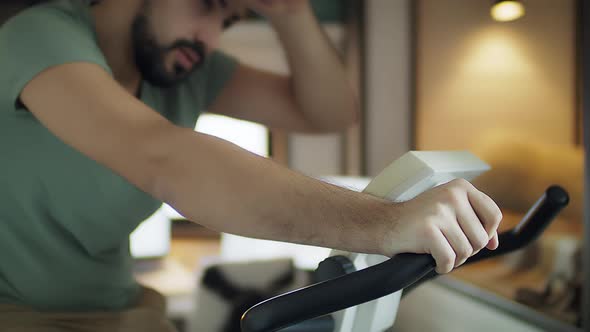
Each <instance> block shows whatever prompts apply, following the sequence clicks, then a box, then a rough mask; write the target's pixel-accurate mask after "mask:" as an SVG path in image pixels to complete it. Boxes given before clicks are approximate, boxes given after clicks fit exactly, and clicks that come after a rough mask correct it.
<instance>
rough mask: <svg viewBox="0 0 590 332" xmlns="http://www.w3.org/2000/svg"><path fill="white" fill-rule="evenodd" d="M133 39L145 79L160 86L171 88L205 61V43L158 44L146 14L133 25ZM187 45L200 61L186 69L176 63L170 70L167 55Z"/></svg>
mask: <svg viewBox="0 0 590 332" xmlns="http://www.w3.org/2000/svg"><path fill="white" fill-rule="evenodd" d="M132 40H133V49H134V57H135V64H136V65H137V68H138V69H139V72H140V73H141V75H142V76H143V79H144V80H146V81H147V82H149V83H150V84H152V85H154V86H156V87H160V88H170V87H173V86H175V85H177V84H179V83H181V82H182V81H184V80H186V79H187V78H188V77H189V76H190V74H191V73H193V72H195V71H196V70H198V69H199V68H200V67H201V66H202V65H203V64H204V63H205V60H206V59H205V56H206V55H205V44H204V43H202V42H199V41H196V42H191V41H188V40H178V41H176V42H175V43H174V44H172V45H171V46H167V47H163V46H160V45H158V43H157V42H156V40H155V37H154V34H153V33H152V32H151V30H150V26H149V21H148V18H147V17H146V15H145V14H140V15H138V16H137V17H136V18H135V21H134V22H133V26H132ZM181 47H186V48H190V49H191V50H193V51H195V52H196V53H197V54H198V55H199V62H198V63H196V64H195V65H194V66H193V68H191V70H188V71H187V70H185V69H184V68H183V67H182V66H181V65H180V64H179V63H175V64H174V69H173V72H169V71H168V70H167V69H166V66H165V64H164V59H165V56H166V55H167V54H168V53H169V52H171V51H173V50H175V49H178V48H181Z"/></svg>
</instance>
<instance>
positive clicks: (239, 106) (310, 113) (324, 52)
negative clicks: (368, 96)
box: [211, 0, 359, 132]
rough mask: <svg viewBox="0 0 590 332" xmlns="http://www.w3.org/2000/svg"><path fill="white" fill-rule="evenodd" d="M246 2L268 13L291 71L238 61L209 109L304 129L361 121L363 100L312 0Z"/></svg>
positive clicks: (343, 126)
mask: <svg viewBox="0 0 590 332" xmlns="http://www.w3.org/2000/svg"><path fill="white" fill-rule="evenodd" d="M246 2H247V3H248V4H249V6H250V7H252V8H253V9H255V10H257V11H259V12H260V13H261V14H263V15H265V16H267V17H268V19H269V21H270V22H271V24H272V25H273V27H274V29H275V31H276V32H277V34H278V36H279V39H280V40H281V42H282V45H283V47H284V49H285V53H286V55H287V59H288V62H289V66H290V69H291V73H292V74H291V76H290V77H285V76H281V75H276V74H272V73H267V72H264V71H261V70H257V69H254V68H251V67H248V66H245V65H240V66H239V67H238V70H237V71H236V73H235V75H234V76H233V78H232V79H231V80H230V82H229V84H228V85H227V86H226V88H224V90H223V92H222V93H221V94H220V96H219V98H217V100H216V102H215V103H214V105H213V107H212V108H211V111H212V112H215V113H220V114H224V115H229V116H233V117H237V118H241V119H246V120H251V121H256V122H259V123H262V124H265V125H267V126H269V127H271V128H280V129H286V130H291V131H305V132H326V131H328V132H329V131H339V130H343V129H346V128H347V127H349V126H350V125H352V124H353V123H354V122H355V121H357V120H358V118H359V103H358V101H357V98H356V96H355V93H354V91H353V89H352V88H351V85H350V83H349V81H348V78H347V75H346V72H345V68H344V65H343V63H342V61H341V59H340V58H339V56H338V53H337V52H336V50H335V49H334V47H333V46H332V45H331V44H330V42H329V40H328V38H327V36H326V35H325V33H324V32H323V31H322V29H321V27H320V25H319V23H318V22H317V20H316V18H315V17H314V14H313V12H312V10H311V6H310V4H309V1H308V0H280V1H275V4H273V5H270V6H266V5H264V3H263V2H262V1H260V0H246ZM281 2H289V3H290V4H288V5H287V4H281ZM283 5H284V6H285V7H283Z"/></svg>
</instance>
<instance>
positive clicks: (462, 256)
mask: <svg viewBox="0 0 590 332" xmlns="http://www.w3.org/2000/svg"><path fill="white" fill-rule="evenodd" d="M471 254H473V249H472V248H471V247H470V246H465V247H464V248H462V249H461V252H460V253H459V254H458V255H457V256H458V257H457V260H458V261H460V262H462V261H464V260H466V259H467V258H469V257H471Z"/></svg>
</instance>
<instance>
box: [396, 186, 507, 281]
mask: <svg viewBox="0 0 590 332" xmlns="http://www.w3.org/2000/svg"><path fill="white" fill-rule="evenodd" d="M399 207H400V209H399V210H397V211H398V213H400V215H399V217H398V218H397V219H398V222H397V223H396V224H395V226H394V227H393V229H392V230H391V231H390V235H389V236H387V238H386V239H387V240H386V241H387V243H386V245H388V246H389V248H385V253H386V254H387V255H388V256H391V255H395V254H398V253H403V252H412V253H427V254H431V255H432V256H433V257H434V259H435V260H436V265H437V268H436V271H437V272H438V273H448V272H450V271H451V270H452V269H453V268H455V267H458V266H459V265H461V264H463V263H465V261H466V260H467V259H468V258H469V257H471V256H473V255H474V254H476V253H478V252H479V251H480V250H481V249H483V248H484V247H487V248H488V249H491V250H494V249H496V248H497V247H498V233H497V230H498V226H499V224H500V221H501V220H502V213H501V212H500V209H499V208H498V206H497V205H496V204H495V203H494V201H492V199H491V198H489V197H488V196H487V195H486V194H484V193H482V192H481V191H479V190H477V189H476V188H475V187H474V186H473V185H472V184H471V183H469V182H468V181H465V180H462V179H461V180H454V181H451V182H449V183H447V184H445V185H441V186H439V187H436V188H434V189H432V190H429V191H427V192H424V193H422V194H421V195H419V196H417V197H416V198H414V199H412V200H410V201H407V202H404V203H400V206H399Z"/></svg>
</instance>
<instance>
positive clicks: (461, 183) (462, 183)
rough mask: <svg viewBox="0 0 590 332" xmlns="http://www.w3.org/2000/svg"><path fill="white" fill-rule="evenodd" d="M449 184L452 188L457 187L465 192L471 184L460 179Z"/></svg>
mask: <svg viewBox="0 0 590 332" xmlns="http://www.w3.org/2000/svg"><path fill="white" fill-rule="evenodd" d="M451 183H452V185H453V186H455V187H458V188H460V189H462V190H466V189H468V188H470V187H471V186H472V184H471V183H470V182H469V181H467V180H465V179H462V178H458V179H454V180H453V181H451Z"/></svg>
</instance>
